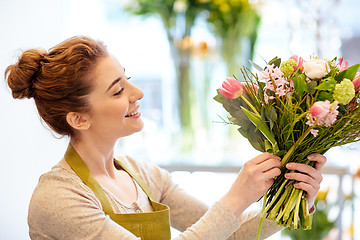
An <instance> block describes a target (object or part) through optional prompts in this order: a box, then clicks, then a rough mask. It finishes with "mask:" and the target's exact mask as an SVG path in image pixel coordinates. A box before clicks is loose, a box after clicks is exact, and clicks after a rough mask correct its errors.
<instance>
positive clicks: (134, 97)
mask: <svg viewBox="0 0 360 240" xmlns="http://www.w3.org/2000/svg"><path fill="white" fill-rule="evenodd" d="M130 85H131V95H130V102H136V101H138V100H140V99H142V98H143V97H144V92H143V91H142V90H141V89H140V88H138V87H136V86H135V85H134V84H132V83H130Z"/></svg>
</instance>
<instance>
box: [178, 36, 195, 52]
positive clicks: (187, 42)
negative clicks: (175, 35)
mask: <svg viewBox="0 0 360 240" xmlns="http://www.w3.org/2000/svg"><path fill="white" fill-rule="evenodd" d="M175 45H177V46H178V47H179V48H180V49H182V50H189V49H191V48H192V46H193V42H192V39H191V37H190V36H185V37H184V38H183V39H182V40H181V41H180V42H176V43H175Z"/></svg>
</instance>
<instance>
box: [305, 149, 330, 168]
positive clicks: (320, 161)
mask: <svg viewBox="0 0 360 240" xmlns="http://www.w3.org/2000/svg"><path fill="white" fill-rule="evenodd" d="M307 158H308V159H309V160H310V161H316V163H315V169H316V170H319V171H320V170H321V168H322V167H323V166H324V165H325V163H326V157H325V156H324V155H321V154H319V153H313V154H310V155H309V156H308V157H307Z"/></svg>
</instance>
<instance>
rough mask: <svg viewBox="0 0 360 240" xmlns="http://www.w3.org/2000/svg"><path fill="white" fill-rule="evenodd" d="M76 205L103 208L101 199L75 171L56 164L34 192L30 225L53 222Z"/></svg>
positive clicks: (29, 214)
mask: <svg viewBox="0 0 360 240" xmlns="http://www.w3.org/2000/svg"><path fill="white" fill-rule="evenodd" d="M75 205H87V206H92V207H95V208H99V209H100V208H101V203H100V202H99V200H98V199H97V198H96V196H95V195H94V194H93V192H92V191H91V190H90V189H89V188H88V187H87V186H86V185H85V184H84V183H83V182H82V181H81V179H80V178H79V177H78V176H77V175H76V174H75V173H74V172H71V171H70V170H67V169H65V168H63V167H61V165H56V166H54V167H53V168H52V169H51V171H49V172H47V173H45V174H43V175H42V176H41V177H40V179H39V182H38V185H37V186H36V188H35V190H34V192H33V195H32V197H31V200H30V205H29V213H28V221H29V225H30V227H31V226H32V225H37V224H44V222H47V221H49V222H53V221H52V220H54V218H57V217H59V215H61V214H62V213H65V212H69V210H70V209H71V208H72V207H73V206H75ZM55 222H56V221H55Z"/></svg>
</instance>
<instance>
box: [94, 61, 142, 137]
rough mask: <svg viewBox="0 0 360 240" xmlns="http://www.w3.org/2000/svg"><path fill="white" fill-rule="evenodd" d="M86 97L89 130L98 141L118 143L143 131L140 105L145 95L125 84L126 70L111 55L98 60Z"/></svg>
mask: <svg viewBox="0 0 360 240" xmlns="http://www.w3.org/2000/svg"><path fill="white" fill-rule="evenodd" d="M94 74H95V75H94V79H95V82H94V89H93V91H92V92H91V93H90V95H89V102H90V106H91V108H90V111H89V113H88V119H89V123H90V127H89V130H90V131H91V134H93V136H94V137H96V138H99V140H100V139H101V140H105V139H111V140H117V139H118V138H120V137H124V136H128V135H130V134H132V133H135V132H138V131H140V130H141V129H142V128H143V125H144V124H143V121H142V120H141V118H140V116H141V114H140V112H139V103H138V100H140V99H141V98H142V97H143V95H144V93H143V92H142V91H141V90H140V89H139V88H137V87H135V86H134V85H133V84H131V83H130V82H129V81H128V77H127V76H126V75H125V69H124V68H123V67H122V66H121V65H120V63H119V62H118V61H117V60H116V58H114V57H113V56H107V57H105V58H103V59H101V60H100V61H99V63H98V64H97V66H96V68H95V72H94Z"/></svg>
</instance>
